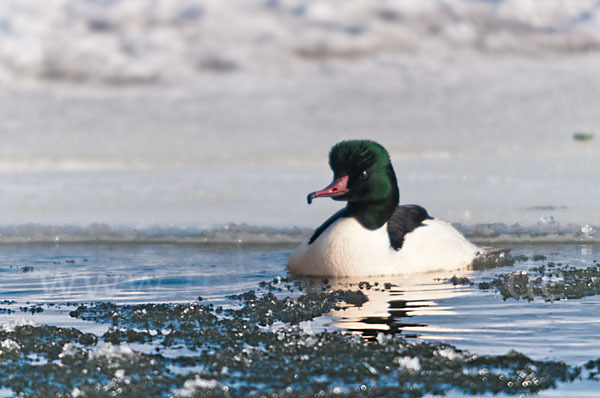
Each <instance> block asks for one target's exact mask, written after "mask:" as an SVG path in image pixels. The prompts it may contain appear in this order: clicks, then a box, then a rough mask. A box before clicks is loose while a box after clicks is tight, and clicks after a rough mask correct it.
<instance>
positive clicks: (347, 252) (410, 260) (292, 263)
mask: <svg viewBox="0 0 600 398" xmlns="http://www.w3.org/2000/svg"><path fill="white" fill-rule="evenodd" d="M423 224H424V225H423V226H420V227H418V228H416V229H414V230H413V231H412V232H410V233H409V234H407V235H406V236H405V238H404V244H403V245H402V248H401V249H400V250H394V249H393V248H392V247H391V246H390V238H389V236H388V232H387V224H384V225H383V226H382V227H381V228H379V229H377V230H374V231H370V230H368V229H366V228H364V227H363V226H362V225H360V223H359V222H358V221H357V220H356V219H355V218H352V217H349V218H341V219H339V220H338V221H336V222H335V223H334V224H333V225H331V226H330V227H329V228H327V230H325V232H323V233H322V234H321V236H319V238H318V239H317V240H316V241H314V242H313V243H312V244H310V245H309V244H308V241H306V242H304V243H302V244H301V245H300V246H299V247H298V248H297V249H296V250H295V251H294V252H293V253H292V254H291V255H290V257H289V258H288V262H287V266H288V269H289V271H290V272H292V273H296V274H302V275H322V276H340V277H341V276H375V275H395V274H405V273H416V272H431V271H440V270H444V271H448V270H456V269H460V268H464V267H466V266H468V265H469V264H470V263H471V262H472V261H473V259H474V258H475V254H476V253H477V251H478V248H477V246H475V245H473V244H471V243H470V242H468V241H467V240H466V239H465V238H464V237H463V236H462V235H461V234H460V233H459V232H458V231H457V230H456V229H454V228H453V227H452V226H451V225H450V224H448V223H446V222H444V221H441V220H437V219H433V220H425V221H424V222H423Z"/></svg>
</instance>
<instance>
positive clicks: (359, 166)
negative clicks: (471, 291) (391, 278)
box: [287, 140, 479, 277]
mask: <svg viewBox="0 0 600 398" xmlns="http://www.w3.org/2000/svg"><path fill="white" fill-rule="evenodd" d="M329 165H330V167H331V169H332V170H333V182H332V183H331V184H330V185H329V186H327V187H326V188H324V189H322V190H320V191H316V192H312V193H310V194H309V195H308V198H307V200H308V203H309V204H311V203H312V200H313V199H315V198H321V197H328V198H332V199H333V200H339V201H347V202H348V203H347V205H346V207H344V208H343V209H341V210H340V211H338V212H337V213H335V214H334V215H333V216H331V217H330V218H329V219H328V220H327V221H325V222H324V223H323V225H321V226H320V227H318V228H317V229H316V230H315V231H314V233H313V234H312V236H311V237H310V238H309V239H308V240H307V241H305V242H304V243H302V244H301V245H300V246H299V247H298V248H297V249H296V250H295V251H294V252H293V253H292V254H291V255H290V257H289V258H288V261H287V267H288V270H289V271H290V272H291V273H293V274H301V275H320V276H337V277H354V276H374V275H394V274H404V273H415V272H430V271H437V270H455V269H460V268H464V267H467V266H468V265H470V264H471V262H472V261H473V259H474V258H475V256H476V254H477V252H478V251H479V249H478V248H477V246H475V245H473V244H472V243H470V242H468V241H467V240H466V239H465V238H464V237H463V236H462V235H461V234H460V233H459V232H458V231H457V230H456V229H454V227H452V226H451V225H450V224H448V223H446V222H444V221H441V220H438V219H436V218H432V217H431V216H429V214H428V213H427V210H425V209H424V208H423V207H421V206H418V205H401V206H399V205H398V203H399V200H400V191H399V189H398V183H397V181H396V174H395V173H394V169H393V167H392V164H391V162H390V157H389V154H388V152H387V151H386V150H385V148H384V147H382V146H381V145H379V144H378V143H376V142H373V141H369V140H351V141H342V142H340V143H338V144H336V145H334V146H333V148H332V149H331V152H330V153H329Z"/></svg>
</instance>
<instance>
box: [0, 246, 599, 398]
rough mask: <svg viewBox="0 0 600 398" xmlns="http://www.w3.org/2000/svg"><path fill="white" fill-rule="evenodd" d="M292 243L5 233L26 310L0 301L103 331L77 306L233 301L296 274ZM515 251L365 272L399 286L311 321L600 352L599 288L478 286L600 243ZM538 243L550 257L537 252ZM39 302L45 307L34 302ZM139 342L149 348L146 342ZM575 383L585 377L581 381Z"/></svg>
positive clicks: (479, 344) (580, 263)
mask: <svg viewBox="0 0 600 398" xmlns="http://www.w3.org/2000/svg"><path fill="white" fill-rule="evenodd" d="M292 248H293V246H291V245H290V244H289V243H281V244H270V245H264V244H263V245H244V244H242V245H231V244H222V245H215V244H182V243H178V244H174V243H169V244H167V243H160V244H152V243H146V244H123V243H113V244H108V243H100V244H90V243H79V244H5V245H3V246H2V258H1V260H0V261H1V263H0V264H1V267H0V272H1V273H2V278H0V291H1V292H2V298H3V299H4V300H10V301H8V302H4V303H2V305H0V307H2V308H5V309H12V310H14V311H15V312H13V313H6V311H4V312H0V323H2V324H5V325H6V324H9V325H10V324H18V323H23V322H24V320H30V321H33V322H34V323H36V324H51V325H57V326H62V327H76V328H78V329H79V330H82V331H84V332H91V333H96V334H99V335H101V334H102V333H104V332H106V330H107V326H105V325H102V324H97V323H95V322H93V321H82V320H79V319H75V318H72V317H70V316H69V311H70V310H72V309H73V308H74V307H75V306H76V305H78V304H79V303H89V302H96V301H111V302H114V303H128V304H132V303H148V302H151V303H152V302H157V303H159V302H169V303H172V302H181V303H185V302H191V301H194V300H196V299H197V298H198V296H201V297H203V299H204V301H205V302H206V303H214V304H216V305H225V306H226V307H228V306H232V305H233V304H234V303H233V302H232V301H231V300H229V299H227V298H226V296H228V295H231V294H238V293H240V292H244V291H248V290H251V289H256V288H257V285H258V284H259V282H261V281H265V280H271V279H273V278H277V277H283V276H286V270H285V259H286V258H287V256H288V255H289V253H290V251H291V249H292ZM512 253H513V255H527V256H529V257H530V259H529V260H527V261H524V262H523V261H522V262H517V263H516V265H515V266H513V267H505V268H495V269H491V270H487V271H464V272H455V273H449V274H423V275H413V276H405V277H384V278H362V279H361V280H360V281H362V280H366V281H369V282H370V283H372V284H373V283H375V282H378V283H379V284H380V285H383V284H384V283H386V282H389V283H392V284H393V286H392V287H389V288H385V289H370V290H363V291H364V292H365V293H366V294H367V297H368V299H369V301H368V302H367V303H365V304H364V305H363V306H362V307H350V308H347V309H345V310H334V311H331V312H329V313H327V314H326V315H325V316H324V317H322V318H317V319H316V320H315V321H313V322H311V323H309V324H305V326H304V327H305V328H308V329H309V330H312V331H313V332H315V331H319V330H322V329H324V328H325V329H337V328H342V329H349V330H353V331H355V332H357V333H359V334H361V335H363V336H365V337H368V336H377V333H378V332H380V331H381V332H386V333H395V334H399V335H402V336H405V337H407V338H409V340H411V341H414V342H418V341H439V342H446V343H450V344H453V345H455V346H456V347H457V348H460V349H466V350H469V351H471V352H473V353H477V354H478V355H486V354H493V355H500V354H505V353H507V352H509V351H510V350H516V351H519V352H522V353H524V354H525V355H528V356H530V357H531V358H533V359H536V360H560V361H565V362H567V363H568V364H570V365H573V366H579V365H582V364H584V363H585V362H587V361H588V360H590V359H596V358H598V357H600V346H598V344H597V333H596V332H597V329H598V326H599V323H600V320H598V317H597V312H598V306H599V305H600V301H599V299H598V296H590V297H585V298H582V299H573V300H564V299H563V300H557V301H552V302H549V301H545V300H544V298H536V299H535V300H533V301H531V302H530V301H527V300H518V299H515V298H508V299H507V300H504V299H503V298H502V296H501V295H499V294H498V292H496V291H495V290H494V289H493V288H492V289H490V290H481V289H480V288H478V286H477V284H478V283H479V282H486V281H491V280H492V279H493V278H494V276H495V275H497V274H502V273H507V272H512V271H515V270H528V269H529V268H531V267H532V266H535V265H540V264H545V263H547V262H550V261H552V262H555V263H563V264H569V265H571V266H574V267H577V268H584V267H587V266H590V265H593V264H595V263H594V260H598V259H599V257H600V246H598V245H597V244H558V245H557V244H520V245H516V247H515V248H514V249H513V252H512ZM533 255H544V256H545V257H546V259H545V260H543V261H540V260H536V261H533V260H532V259H531V258H532V256H533ZM26 267H27V268H26ZM454 275H457V276H462V277H468V278H469V279H470V280H471V281H472V282H474V283H475V284H474V285H453V284H452V283H450V282H449V281H447V280H444V278H450V277H451V276H454ZM357 282H359V280H357V281H352V280H349V279H343V280H330V282H329V283H331V284H332V285H333V286H334V287H336V285H338V284H339V286H341V287H344V286H345V287H346V288H348V284H349V283H357ZM38 306H39V307H41V308H42V309H43V312H35V313H33V314H32V313H31V312H24V311H31V308H32V307H38ZM21 307H27V308H25V309H21ZM136 349H142V350H144V351H145V350H147V349H144V347H143V345H142V346H138V345H136ZM560 388H561V389H562V388H563V387H560ZM564 388H565V389H566V390H565V391H569V390H571V389H573V387H572V386H571V385H569V384H566V385H564ZM561 389H559V390H558V391H561ZM596 389H597V384H595V383H591V384H590V383H589V382H585V383H584V382H581V385H580V387H578V388H576V389H575V391H577V392H578V393H581V394H586V393H587V394H591V393H592V392H593V391H596ZM542 395H544V394H542Z"/></svg>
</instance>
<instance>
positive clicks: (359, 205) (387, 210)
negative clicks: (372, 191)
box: [345, 170, 400, 230]
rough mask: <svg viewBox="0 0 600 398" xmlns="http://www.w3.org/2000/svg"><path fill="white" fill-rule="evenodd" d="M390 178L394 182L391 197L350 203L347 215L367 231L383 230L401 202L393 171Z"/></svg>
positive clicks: (347, 207)
mask: <svg viewBox="0 0 600 398" xmlns="http://www.w3.org/2000/svg"><path fill="white" fill-rule="evenodd" d="M390 178H391V180H392V181H393V184H392V193H391V195H389V196H388V197H386V198H385V199H382V200H378V201H370V202H361V201H356V202H348V205H347V206H346V211H345V213H346V214H345V215H346V216H347V217H354V218H356V220H357V221H358V222H359V223H360V224H361V225H362V226H363V227H365V228H367V229H370V230H375V229H378V228H381V227H382V226H383V225H384V224H385V223H386V222H387V221H388V220H389V219H390V218H391V217H392V214H394V211H396V207H398V203H399V202H400V191H399V189H398V184H397V182H396V176H395V175H394V171H393V170H391V175H390Z"/></svg>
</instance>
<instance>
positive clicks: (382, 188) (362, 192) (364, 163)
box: [308, 140, 400, 227]
mask: <svg viewBox="0 0 600 398" xmlns="http://www.w3.org/2000/svg"><path fill="white" fill-rule="evenodd" d="M329 165H330V167H331V169H332V170H333V182H332V183H331V185H329V186H328V187H326V188H325V189H323V190H321V191H317V192H313V193H311V194H309V195H308V203H311V202H312V200H313V199H314V198H318V197H330V198H332V199H334V200H344V201H347V202H348V210H349V211H350V213H352V215H358V217H357V218H358V219H359V221H361V222H362V223H363V225H365V226H367V227H372V226H373V225H376V224H383V223H385V221H387V220H388V219H389V217H391V215H392V213H393V212H394V210H395V208H396V206H397V205H398V201H399V198H400V194H399V191H398V183H397V181H396V175H395V173H394V169H393V167H392V163H391V162H390V157H389V155H388V152H387V151H386V150H385V148H384V147H382V146H381V145H379V144H378V143H376V142H373V141H369V140H350V141H342V142H340V143H338V144H336V145H335V146H334V147H333V148H331V152H330V153H329ZM382 219H384V220H383V222H381V220H382Z"/></svg>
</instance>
